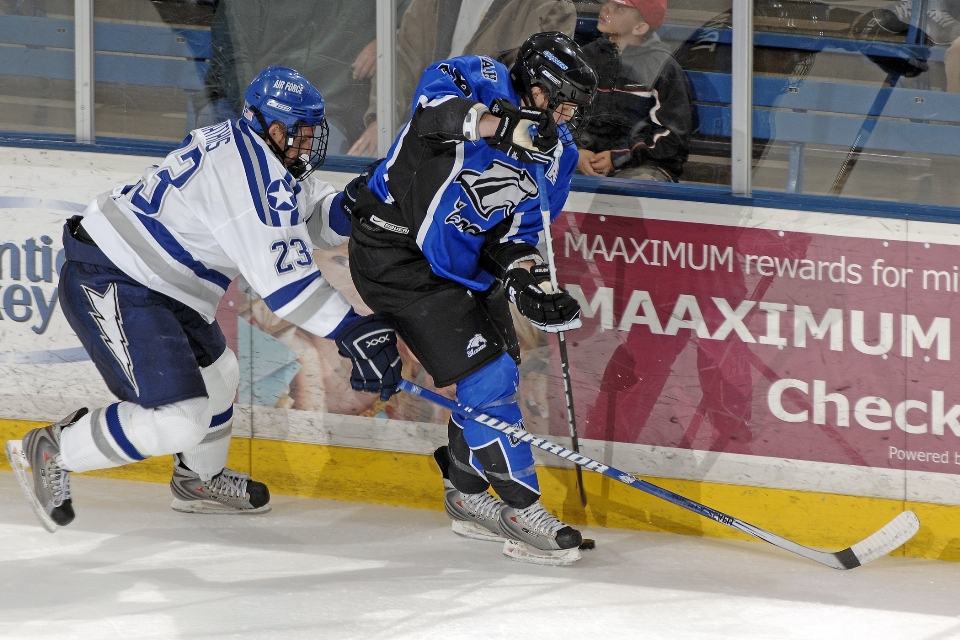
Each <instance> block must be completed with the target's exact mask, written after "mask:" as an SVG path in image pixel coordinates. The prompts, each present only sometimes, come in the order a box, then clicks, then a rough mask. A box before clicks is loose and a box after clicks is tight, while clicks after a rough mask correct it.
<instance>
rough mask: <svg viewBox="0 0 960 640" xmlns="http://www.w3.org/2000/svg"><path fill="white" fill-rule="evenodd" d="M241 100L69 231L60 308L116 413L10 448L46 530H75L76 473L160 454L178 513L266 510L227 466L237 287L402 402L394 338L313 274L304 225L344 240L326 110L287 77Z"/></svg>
mask: <svg viewBox="0 0 960 640" xmlns="http://www.w3.org/2000/svg"><path fill="white" fill-rule="evenodd" d="M244 97H245V101H246V105H245V109H244V112H243V116H242V117H241V118H240V119H239V120H237V121H227V122H223V123H220V124H218V125H215V126H211V127H207V128H204V129H198V130H196V131H193V132H191V133H190V135H188V136H187V138H186V139H185V140H184V141H183V143H182V144H181V145H180V147H178V148H177V149H176V150H174V151H173V152H172V153H170V155H168V156H167V157H166V159H165V160H164V161H163V162H161V163H160V164H159V165H156V166H153V167H151V168H149V169H147V171H146V173H145V174H144V176H143V178H142V179H141V180H140V181H138V182H136V183H135V184H130V185H125V186H120V187H117V188H115V189H114V190H113V191H112V192H110V193H105V194H103V195H102V196H100V197H99V198H97V200H95V201H94V202H93V203H91V204H90V206H89V207H87V209H86V210H85V211H84V213H83V215H82V216H75V217H74V218H72V219H71V220H69V221H68V222H67V224H66V225H65V227H64V248H65V251H66V257H67V261H66V263H65V265H64V267H63V270H62V272H61V276H60V294H59V295H60V304H61V308H62V309H63V312H64V315H65V316H66V318H67V320H68V322H69V323H70V325H71V327H73V329H74V331H75V332H76V333H77V336H78V337H79V338H80V341H81V342H82V344H83V346H84V347H85V348H86V350H87V352H88V353H89V354H90V356H91V358H92V360H93V362H94V363H95V364H96V366H97V369H98V371H99V372H100V374H101V375H102V376H103V378H104V380H105V382H106V383H107V386H108V387H109V388H110V390H111V391H112V392H113V393H114V394H115V395H116V396H117V397H118V398H119V399H120V402H117V403H114V404H111V405H109V406H107V407H102V408H98V409H95V410H94V411H92V412H87V410H86V409H81V410H79V411H76V412H74V413H73V414H71V415H70V416H67V417H66V418H64V419H63V420H62V421H60V422H59V423H57V424H54V425H51V426H48V427H44V428H41V429H34V430H32V431H30V432H28V433H27V434H26V435H25V436H24V437H23V439H22V441H9V442H8V443H7V446H6V453H7V457H8V458H9V459H10V462H11V464H12V466H13V468H14V470H15V471H16V472H17V476H18V479H19V481H20V484H21V486H22V487H23V489H24V492H25V494H26V495H27V498H28V500H29V502H30V504H31V505H32V506H33V508H34V511H35V512H36V514H37V516H38V518H39V519H40V521H41V523H42V524H43V525H44V526H45V527H46V528H47V529H48V530H50V531H54V530H55V529H56V528H57V527H58V526H63V525H66V524H69V523H70V522H71V521H72V520H73V518H74V512H73V507H72V499H71V494H70V484H69V474H70V472H74V471H76V472H80V471H90V470H93V469H103V468H107V467H115V466H119V465H124V464H128V463H131V462H136V461H138V460H143V459H144V458H147V457H149V456H156V455H163V454H175V456H174V464H175V468H174V473H173V479H172V480H171V490H172V491H173V494H174V502H173V508H174V509H177V510H179V511H187V512H223V513H255V512H263V511H266V510H268V509H269V508H270V506H269V492H268V490H267V487H266V486H265V485H264V484H263V483H259V482H256V481H254V480H251V479H250V477H249V476H248V475H246V474H242V473H238V472H236V471H233V470H230V469H227V468H225V466H226V461H227V452H228V449H229V445H230V433H231V427H232V423H233V400H234V397H235V395H236V392H237V386H238V382H239V373H240V371H239V366H238V363H237V358H236V356H235V355H234V353H233V352H232V351H231V350H230V349H229V348H228V347H227V345H226V341H225V339H224V336H223V333H222V332H221V330H220V327H219V325H218V324H217V322H216V320H215V319H214V315H215V313H216V309H217V304H218V302H219V300H220V298H221V297H222V296H223V294H224V292H225V290H226V289H227V287H228V286H229V284H230V282H231V281H232V280H233V279H234V278H236V277H237V276H239V275H241V274H242V275H243V276H244V278H245V279H246V280H247V282H248V283H249V284H250V286H251V287H252V288H253V290H255V291H256V292H257V293H258V294H260V296H261V297H262V298H263V300H264V301H265V303H266V304H267V306H268V307H269V308H270V309H271V310H272V311H273V312H274V313H276V314H277V315H278V316H280V317H282V318H284V319H286V320H287V321H289V322H292V323H294V324H297V325H299V326H300V327H302V328H303V329H305V330H307V331H310V332H311V333H314V334H316V335H319V336H324V337H327V338H330V339H333V340H335V341H336V343H337V345H338V348H339V352H340V354H341V355H342V356H344V357H349V358H350V359H351V360H352V361H353V372H352V375H351V384H352V386H353V388H354V389H357V390H362V391H371V392H375V393H380V395H381V398H383V399H386V398H389V397H390V395H391V394H392V393H394V392H395V391H396V385H397V383H398V382H399V379H400V358H399V354H398V352H397V347H396V336H395V334H394V332H393V330H392V329H391V328H390V327H389V325H387V324H386V323H385V322H384V321H383V320H382V319H380V317H378V316H365V317H363V316H359V315H357V314H356V313H355V312H354V311H353V309H352V308H351V306H350V304H349V303H348V302H347V300H346V299H345V298H344V297H343V296H342V295H341V294H340V293H339V292H337V291H336V290H335V289H333V288H332V287H331V286H330V284H329V283H327V282H326V281H325V280H324V278H323V277H322V275H321V274H320V271H319V270H318V269H317V266H316V264H315V263H314V260H313V255H312V250H313V244H312V242H311V240H310V235H309V233H308V229H307V220H308V218H311V217H312V218H313V219H312V220H310V224H311V229H315V230H316V233H318V234H319V236H320V237H322V238H323V239H324V241H326V242H327V243H329V244H331V245H336V244H340V243H342V242H345V241H346V239H347V236H348V235H349V228H350V225H349V219H348V214H349V212H348V211H346V210H345V209H344V207H343V205H342V202H343V194H340V193H338V192H337V191H336V190H335V189H334V188H333V187H332V186H331V185H329V184H327V183H326V182H323V181H321V180H319V179H317V178H316V177H315V176H311V175H310V174H311V173H312V172H313V171H314V170H315V169H316V168H317V167H318V166H319V165H320V164H321V163H322V162H323V160H324V156H325V153H326V142H327V125H326V122H325V121H324V111H323V106H324V105H323V98H322V97H321V95H320V93H319V92H318V91H317V90H316V89H315V88H314V87H313V86H311V85H310V83H309V82H308V81H307V80H306V79H305V78H303V76H301V75H300V74H299V73H297V72H296V71H294V70H292V69H288V68H285V67H270V68H268V69H265V70H264V71H262V72H261V73H260V74H259V75H258V76H257V77H256V78H255V79H254V80H253V82H252V83H251V84H250V87H249V88H248V89H247V92H246V94H245V96H244ZM28 469H31V470H32V473H28V471H27V470H28Z"/></svg>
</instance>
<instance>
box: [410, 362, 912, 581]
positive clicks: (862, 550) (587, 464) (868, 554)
mask: <svg viewBox="0 0 960 640" xmlns="http://www.w3.org/2000/svg"><path fill="white" fill-rule="evenodd" d="M399 387H400V390H401V391H406V392H407V393H410V394H413V395H417V396H420V397H421V398H424V399H425V400H429V401H430V402H433V403H434V404H437V405H439V406H441V407H444V408H446V409H449V410H451V411H456V412H457V413H460V414H462V415H466V416H469V417H470V418H471V419H472V420H476V421H477V422H479V423H481V424H483V425H486V426H488V427H490V428H491V429H494V430H496V431H499V432H501V433H505V434H507V435H508V436H510V437H511V438H514V439H516V440H519V441H521V442H526V443H528V444H530V445H531V446H534V447H537V448H538V449H543V450H544V451H546V452H548V453H552V454H553V455H555V456H558V457H560V458H563V459H564V460H567V461H569V462H573V463H574V464H576V465H578V466H580V467H583V468H585V469H589V470H590V471H594V472H596V473H599V474H602V475H604V476H607V477H608V478H612V479H614V480H616V481H617V482H622V483H623V484H626V485H629V486H631V487H633V488H634V489H639V490H640V491H643V492H645V493H649V494H650V495H653V496H656V497H658V498H660V499H661V500H665V501H667V502H669V503H671V504H674V505H676V506H678V507H683V508H684V509H686V510H688V511H692V512H694V513H696V514H697V515H700V516H703V517H704V518H709V519H710V520H713V521H715V522H719V523H720V524H724V525H726V526H728V527H730V528H732V529H736V530H737V531H741V532H743V533H746V534H748V535H751V536H754V537H755V538H759V539H761V540H763V541H764V542H769V543H770V544H772V545H774V546H776V547H780V548H781V549H784V550H786V551H790V552H792V553H795V554H797V555H800V556H803V557H804V558H807V559H808V560H813V561H814V562H819V563H820V564H822V565H825V566H828V567H830V568H832V569H840V570H846V569H855V568H856V567H859V566H861V565H864V564H866V563H868V562H870V561H871V560H876V559H877V558H879V557H880V556H883V555H886V554H888V553H890V552H891V551H893V550H894V549H896V548H897V547H899V546H901V545H903V544H904V543H906V542H907V541H908V540H909V539H910V538H912V537H913V536H914V534H916V533H917V531H918V530H919V529H920V520H919V518H917V516H916V514H914V513H913V512H912V511H904V512H903V513H901V514H899V515H898V516H897V517H896V518H894V519H893V520H891V521H890V522H888V523H887V524H886V526H884V527H883V528H882V529H880V530H879V531H877V532H876V533H874V534H873V535H871V536H870V537H868V538H866V539H864V540H861V541H860V542H858V543H856V544H855V545H853V546H851V547H848V548H846V549H844V550H842V551H837V552H829V551H819V550H817V549H811V548H810V547H805V546H803V545H802V544H798V543H796V542H793V541H792V540H788V539H786V538H784V537H781V536H778V535H776V534H774V533H770V532H769V531H765V530H763V529H761V528H760V527H755V526H753V525H752V524H749V523H747V522H744V521H743V520H739V519H737V518H734V517H733V516H729V515H727V514H725V513H722V512H720V511H717V510H716V509H712V508H710V507H708V506H706V505H702V504H700V503H699V502H696V501H694V500H691V499H689V498H685V497H683V496H681V495H679V494H677V493H673V492H672V491H668V490H666V489H663V488H661V487H658V486H657V485H655V484H651V483H649V482H646V481H645V480H641V479H639V478H636V477H634V476H632V475H630V474H629V473H626V472H624V471H620V470H619V469H615V468H614V467H611V466H608V465H605V464H603V463H601V462H597V461H596V460H593V459H592V458H588V457H587V456H585V455H583V454H580V453H576V452H574V451H571V450H570V449H567V448H565V447H561V446H560V445H558V444H554V443H552V442H550V441H549V440H547V439H545V438H541V437H540V436H535V435H533V434H532V433H530V432H529V431H524V430H523V429H521V428H520V427H518V426H516V425H512V424H509V423H507V422H503V421H502V420H498V419H497V418H494V417H492V416H488V415H487V414H485V413H483V412H481V411H477V410H476V409H471V408H470V407H467V406H464V405H462V404H459V403H457V402H455V401H454V400H450V399H449V398H445V397H443V396H441V395H440V394H437V393H434V392H433V391H430V390H429V389H424V388H423V387H421V386H419V385H417V384H414V383H412V382H409V381H407V380H401V381H400V385H399Z"/></svg>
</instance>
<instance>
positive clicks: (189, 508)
mask: <svg viewBox="0 0 960 640" xmlns="http://www.w3.org/2000/svg"><path fill="white" fill-rule="evenodd" d="M170 508H171V509H173V510H174V511H179V512H180V513H206V514H216V515H224V516H234V515H241V514H254V513H267V512H268V511H270V509H272V508H273V507H271V506H270V503H269V502H268V503H267V504H265V505H263V506H262V507H257V508H256V509H237V508H236V507H231V506H229V505H225V504H222V503H220V502H213V501H210V500H181V499H179V498H174V499H173V503H172V504H171V505H170Z"/></svg>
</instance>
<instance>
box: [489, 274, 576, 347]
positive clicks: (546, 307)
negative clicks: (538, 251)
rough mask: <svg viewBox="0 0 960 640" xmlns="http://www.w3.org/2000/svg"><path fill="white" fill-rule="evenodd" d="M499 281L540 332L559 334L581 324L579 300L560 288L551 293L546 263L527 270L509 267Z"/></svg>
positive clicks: (518, 308)
mask: <svg viewBox="0 0 960 640" xmlns="http://www.w3.org/2000/svg"><path fill="white" fill-rule="evenodd" d="M503 284H504V286H505V287H506V289H507V295H508V296H509V297H510V301H511V302H513V304H515V305H516V306H517V311H519V312H520V313H521V314H522V315H523V316H524V317H525V318H527V319H528V320H530V324H532V325H533V326H535V327H536V328H538V329H540V330H541V331H546V332H547V333H559V332H560V331H569V330H570V329H579V328H580V327H581V326H582V324H583V323H582V322H581V321H580V303H579V302H577V300H576V298H574V297H573V296H571V295H570V294H569V293H567V292H566V291H564V290H562V289H561V290H560V291H559V292H553V289H552V287H550V268H549V267H547V265H545V264H539V265H537V266H535V267H532V268H531V269H530V270H529V271H527V270H526V269H523V268H522V267H517V268H516V269H510V271H507V277H506V278H505V279H504V282H503ZM544 284H545V286H546V287H547V290H546V291H545V290H544Z"/></svg>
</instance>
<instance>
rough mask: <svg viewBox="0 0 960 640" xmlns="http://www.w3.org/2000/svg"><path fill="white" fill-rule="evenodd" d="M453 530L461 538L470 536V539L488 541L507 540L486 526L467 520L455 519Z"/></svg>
mask: <svg viewBox="0 0 960 640" xmlns="http://www.w3.org/2000/svg"><path fill="white" fill-rule="evenodd" d="M453 532H454V533H455V534H457V535H458V536H460V537H461V538H469V539H470V540H486V541H488V542H504V541H505V540H506V538H504V537H503V536H498V535H497V534H495V533H494V532H493V531H490V530H489V529H487V528H486V527H484V526H481V525H479V524H477V523H476V522H468V521H466V520H454V521H453Z"/></svg>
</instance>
